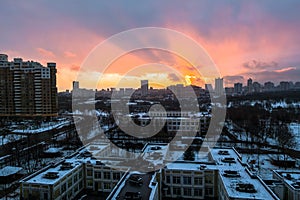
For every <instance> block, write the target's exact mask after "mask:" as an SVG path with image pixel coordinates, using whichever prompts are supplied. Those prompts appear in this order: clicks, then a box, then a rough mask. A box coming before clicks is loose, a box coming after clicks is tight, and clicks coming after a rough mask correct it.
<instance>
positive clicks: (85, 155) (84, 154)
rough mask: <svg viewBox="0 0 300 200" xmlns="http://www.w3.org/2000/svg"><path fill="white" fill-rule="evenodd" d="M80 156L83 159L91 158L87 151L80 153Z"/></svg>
mask: <svg viewBox="0 0 300 200" xmlns="http://www.w3.org/2000/svg"><path fill="white" fill-rule="evenodd" d="M81 155H82V156H83V157H85V158H88V157H92V153H91V152H89V151H84V152H82V153H81Z"/></svg>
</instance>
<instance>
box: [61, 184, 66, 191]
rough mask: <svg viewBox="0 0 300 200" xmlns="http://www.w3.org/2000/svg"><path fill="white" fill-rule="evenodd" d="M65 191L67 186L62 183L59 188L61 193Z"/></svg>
mask: <svg viewBox="0 0 300 200" xmlns="http://www.w3.org/2000/svg"><path fill="white" fill-rule="evenodd" d="M66 190H67V185H66V183H64V184H63V185H62V186H61V193H64V192H65V191H66Z"/></svg>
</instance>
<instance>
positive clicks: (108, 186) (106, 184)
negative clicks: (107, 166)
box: [103, 183, 111, 190]
mask: <svg viewBox="0 0 300 200" xmlns="http://www.w3.org/2000/svg"><path fill="white" fill-rule="evenodd" d="M103 187H104V189H105V190H109V189H111V187H110V183H104V184H103Z"/></svg>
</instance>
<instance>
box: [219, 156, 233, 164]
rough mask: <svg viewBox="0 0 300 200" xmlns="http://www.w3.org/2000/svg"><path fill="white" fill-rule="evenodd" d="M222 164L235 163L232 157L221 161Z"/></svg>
mask: <svg viewBox="0 0 300 200" xmlns="http://www.w3.org/2000/svg"><path fill="white" fill-rule="evenodd" d="M221 161H222V162H224V163H235V159H234V158H232V157H226V158H223V159H222V160H221Z"/></svg>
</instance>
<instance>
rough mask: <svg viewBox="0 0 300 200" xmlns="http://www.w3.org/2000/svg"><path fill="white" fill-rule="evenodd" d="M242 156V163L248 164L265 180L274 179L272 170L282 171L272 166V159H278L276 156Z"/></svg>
mask: <svg viewBox="0 0 300 200" xmlns="http://www.w3.org/2000/svg"><path fill="white" fill-rule="evenodd" d="M241 156H242V161H243V162H245V163H247V164H248V165H249V166H250V168H252V170H254V171H256V172H257V173H258V175H260V177H262V178H263V179H272V175H273V173H272V170H276V169H281V168H280V167H278V166H275V165H272V164H271V159H272V158H276V157H277V155H275V154H241ZM280 156H281V157H282V156H283V155H280Z"/></svg>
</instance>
